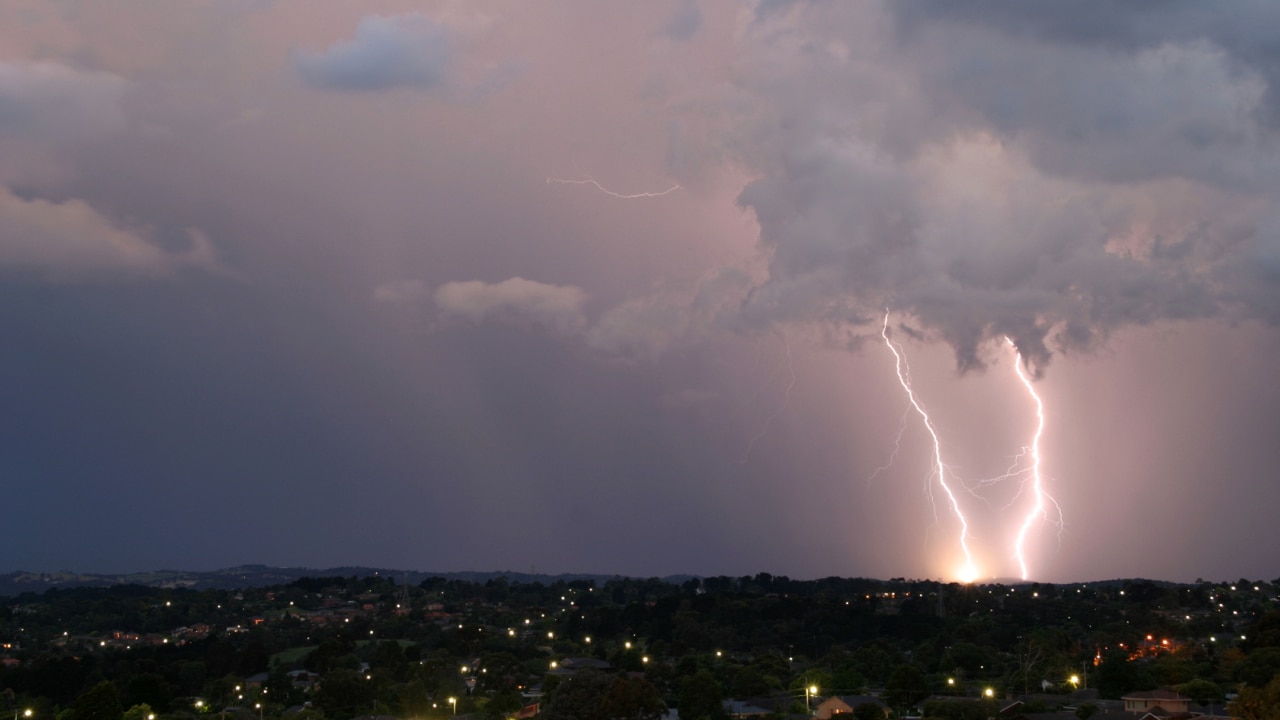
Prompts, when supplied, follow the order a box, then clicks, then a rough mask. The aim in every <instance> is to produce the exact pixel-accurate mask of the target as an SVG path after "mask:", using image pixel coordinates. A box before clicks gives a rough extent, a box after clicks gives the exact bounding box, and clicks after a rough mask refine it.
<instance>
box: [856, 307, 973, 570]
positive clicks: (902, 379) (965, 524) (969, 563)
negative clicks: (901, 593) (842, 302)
mask: <svg viewBox="0 0 1280 720" xmlns="http://www.w3.org/2000/svg"><path fill="white" fill-rule="evenodd" d="M880 337H882V338H884V344H885V345H886V346H887V347H888V348H889V352H891V353H893V362H894V370H896V371H897V373H898V382H899V383H901V384H902V389H903V390H905V391H906V393H907V400H909V401H911V407H913V408H915V410H916V413H917V414H918V415H919V416H920V418H921V419H922V420H923V421H924V426H925V429H926V430H928V431H929V435H930V437H932V438H933V466H934V472H935V473H937V476H938V486H939V487H941V488H942V492H943V493H945V494H946V496H947V500H948V502H949V503H950V504H951V512H953V513H955V516H956V519H958V520H959V521H960V550H961V551H962V552H963V553H964V567H962V568H960V572H959V577H960V580H961V581H962V582H966V583H968V582H973V581H974V580H976V579H977V578H978V568H977V567H976V566H975V565H974V564H973V554H972V553H971V552H970V551H969V521H968V520H966V519H965V517H964V513H963V512H961V510H960V503H959V501H957V500H956V495H955V493H954V492H952V490H951V486H950V485H948V484H947V466H946V464H945V463H943V462H942V442H941V441H939V440H938V432H937V430H935V429H934V427H933V421H932V420H930V419H929V413H927V412H925V410H924V408H923V407H922V406H921V405H920V402H919V401H918V400H916V393H915V391H914V390H912V389H911V380H910V373H911V371H910V369H908V370H907V372H906V374H904V373H903V371H902V366H903V365H905V364H906V363H905V361H904V360H903V359H902V354H901V353H899V352H898V348H897V347H895V346H894V344H893V341H892V340H890V339H889V311H888V310H885V312H884V326H883V327H882V328H881V329H880Z"/></svg>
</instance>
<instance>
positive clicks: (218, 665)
mask: <svg viewBox="0 0 1280 720" xmlns="http://www.w3.org/2000/svg"><path fill="white" fill-rule="evenodd" d="M1276 590H1277V586H1276V585H1275V584H1274V583H1270V582H1262V581H1258V582H1249V581H1245V580H1241V581H1238V582H1235V583H1210V582H1205V581H1201V582H1198V583H1195V584H1182V585H1179V584H1172V583H1155V582H1151V581H1145V580H1128V581H1112V582H1104V583H1088V584H1083V585H1049V584H1018V585H1005V584H995V585H962V584H958V583H949V584H948V583H940V582H936V581H927V580H905V579H895V580H889V581H879V580H867V579H841V578H827V579H823V580H815V581H797V580H791V579H789V578H785V577H774V576H770V575H767V574H760V575H757V576H754V577H741V578H729V577H717V578H694V579H689V580H686V581H683V582H680V583H675V582H667V581H662V580H658V579H647V580H646V579H631V578H620V577H619V578H613V579H610V580H607V581H604V582H597V581H595V580H583V579H579V580H571V581H566V580H563V579H561V580H551V579H548V581H547V582H545V583H544V582H540V581H533V582H511V581H509V580H507V579H506V578H502V577H498V578H493V579H490V580H487V581H484V582H466V581H459V580H447V579H444V578H428V579H426V580H423V581H422V582H420V583H417V584H409V583H404V582H397V581H396V580H395V579H394V578H393V577H391V576H388V575H373V576H367V577H356V576H350V577H341V576H338V577H307V578H302V579H299V580H296V581H294V582H291V583H288V584H283V585H275V586H269V587H259V588H243V589H236V590H194V589H186V588H154V587H144V586H138V585H122V586H115V587H107V588H96V587H85V588H58V589H50V590H47V591H45V592H43V593H39V594H37V593H33V592H28V593H23V594H21V595H18V596H16V597H10V598H8V599H6V600H5V601H4V602H3V604H2V605H0V632H2V633H3V635H2V638H3V642H0V660H2V661H3V663H2V665H0V703H3V704H4V705H5V708H4V709H12V710H13V711H14V712H15V713H16V717H27V718H31V719H32V720H121V719H122V718H126V719H128V720H148V719H149V718H151V717H152V716H154V717H155V718H158V719H160V720H166V719H172V720H179V719H183V720H195V718H198V717H199V716H203V715H211V714H217V715H218V717H219V720H225V718H226V717H228V716H230V717H233V718H234V717H241V716H242V717H243V718H244V719H245V720H252V717H253V716H255V715H256V716H258V717H259V720H265V719H266V718H268V717H270V718H273V719H275V718H288V717H299V718H302V719H303V720H307V719H308V718H310V719H312V720H318V719H320V718H324V719H327V720H349V719H350V718H355V717H367V716H379V717H382V716H385V717H395V718H401V719H407V718H434V719H436V720H446V718H453V717H467V718H474V719H476V720H480V719H485V720H505V719H507V718H522V719H523V718H534V717H544V716H545V717H546V718H547V720H576V719H578V718H582V719H583V720H586V719H587V718H602V717H603V718H617V719H618V720H623V719H628V718H634V719H635V720H658V719H659V718H669V719H670V720H677V719H679V720H703V718H709V719H712V720H727V719H728V718H768V719H769V720H780V719H783V718H787V719H792V720H802V719H803V718H814V719H815V720H832V719H833V718H839V717H843V716H848V717H849V718H851V720H867V719H868V718H876V720H887V719H889V718H908V717H916V718H957V719H967V718H988V717H1000V718H1028V719H1034V720H1057V719H1058V718H1086V717H1094V718H1098V719H1100V720H1107V719H1108V718H1112V717H1125V718H1129V719H1131V720H1132V719H1133V718H1152V719H1155V718H1159V719H1160V720H1167V719H1169V718H1192V717H1201V718H1206V719H1212V718H1228V717H1230V718H1244V719H1252V718H1263V717H1271V716H1268V715H1265V714H1258V712H1259V711H1256V708H1263V709H1266V708H1271V707H1275V706H1274V705H1271V704H1270V703H1273V702H1275V700H1274V698H1275V697H1276V696H1277V691H1278V690H1280V680H1277V678H1278V677H1280V605H1278V602H1280V601H1277V598H1276ZM93 708H98V709H97V710H95V709H93ZM102 708H106V710H105V712H102V711H101V709H102ZM28 710H30V711H31V712H30V715H27V714H26V713H27V711H28Z"/></svg>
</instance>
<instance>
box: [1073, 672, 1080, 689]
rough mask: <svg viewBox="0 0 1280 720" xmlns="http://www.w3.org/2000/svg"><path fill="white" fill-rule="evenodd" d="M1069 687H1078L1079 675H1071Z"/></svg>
mask: <svg viewBox="0 0 1280 720" xmlns="http://www.w3.org/2000/svg"><path fill="white" fill-rule="evenodd" d="M1071 687H1073V688H1074V687H1080V676H1079V675H1072V676H1071Z"/></svg>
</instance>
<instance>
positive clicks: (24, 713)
mask: <svg viewBox="0 0 1280 720" xmlns="http://www.w3.org/2000/svg"><path fill="white" fill-rule="evenodd" d="M34 714H35V713H33V712H32V711H31V708H27V709H26V710H23V711H22V717H24V718H29V717H31V716H32V715H34ZM13 720H18V708H14V709H13Z"/></svg>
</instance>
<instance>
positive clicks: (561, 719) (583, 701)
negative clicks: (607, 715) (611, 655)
mask: <svg viewBox="0 0 1280 720" xmlns="http://www.w3.org/2000/svg"><path fill="white" fill-rule="evenodd" d="M612 687H613V680H612V678H610V677H609V676H608V675H605V674H604V673H602V672H600V671H599V670H591V669H587V670H579V671H578V672H576V673H574V674H573V675H570V676H569V677H567V678H565V679H564V680H563V681H561V682H560V684H559V685H557V686H556V689H555V690H554V691H552V693H551V699H550V702H549V703H548V705H547V710H546V713H545V715H546V718H545V720H599V718H600V717H601V715H602V707H603V706H604V698H605V696H606V695H608V694H609V690H610V689H611V688H612Z"/></svg>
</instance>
